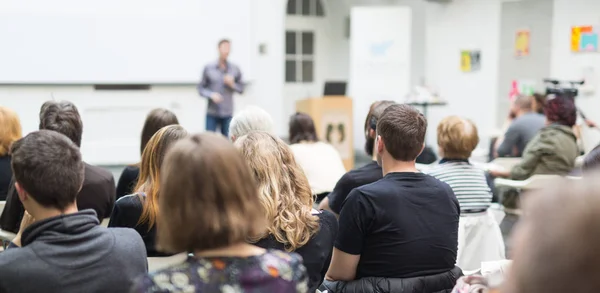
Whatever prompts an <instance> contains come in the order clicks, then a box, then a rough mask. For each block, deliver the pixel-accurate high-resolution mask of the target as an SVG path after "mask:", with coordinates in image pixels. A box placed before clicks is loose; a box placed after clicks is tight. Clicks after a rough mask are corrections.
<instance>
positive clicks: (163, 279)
mask: <svg viewBox="0 0 600 293" xmlns="http://www.w3.org/2000/svg"><path fill="white" fill-rule="evenodd" d="M307 291H308V276H307V274H306V269H305V268H304V266H303V265H302V257H301V256H299V255H298V254H295V253H291V254H289V253H285V252H282V251H277V250H268V251H267V252H266V253H264V254H262V255H257V256H252V257H210V258H195V257H188V259H187V260H186V261H185V262H184V263H182V264H180V265H176V266H173V267H170V268H168V269H164V270H160V271H157V272H154V273H151V274H150V275H147V276H145V277H143V278H142V279H140V280H138V281H137V282H136V284H135V285H134V287H133V289H132V291H131V292H136V293H137V292H156V293H166V292H182V293H183V292H185V293H188V292H189V293H194V292H211V293H212V292H223V293H238V292H239V293H242V292H243V293H258V292H270V293H306V292H307Z"/></svg>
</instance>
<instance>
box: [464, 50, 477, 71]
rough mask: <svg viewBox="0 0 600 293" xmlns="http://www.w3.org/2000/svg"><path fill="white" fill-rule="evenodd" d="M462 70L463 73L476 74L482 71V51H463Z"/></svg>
mask: <svg viewBox="0 0 600 293" xmlns="http://www.w3.org/2000/svg"><path fill="white" fill-rule="evenodd" d="M460 70H461V71H462V72H474V71H479V70H481V51H480V50H471V51H469V50H463V51H461V52H460Z"/></svg>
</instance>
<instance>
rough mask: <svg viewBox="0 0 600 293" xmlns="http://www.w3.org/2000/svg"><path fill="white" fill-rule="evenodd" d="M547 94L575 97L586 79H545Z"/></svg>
mask: <svg viewBox="0 0 600 293" xmlns="http://www.w3.org/2000/svg"><path fill="white" fill-rule="evenodd" d="M544 83H545V84H546V95H555V96H557V97H558V96H562V97H568V98H572V99H574V98H575V97H577V95H578V94H579V90H578V86H581V85H583V84H584V81H560V80H557V79H549V78H546V79H544Z"/></svg>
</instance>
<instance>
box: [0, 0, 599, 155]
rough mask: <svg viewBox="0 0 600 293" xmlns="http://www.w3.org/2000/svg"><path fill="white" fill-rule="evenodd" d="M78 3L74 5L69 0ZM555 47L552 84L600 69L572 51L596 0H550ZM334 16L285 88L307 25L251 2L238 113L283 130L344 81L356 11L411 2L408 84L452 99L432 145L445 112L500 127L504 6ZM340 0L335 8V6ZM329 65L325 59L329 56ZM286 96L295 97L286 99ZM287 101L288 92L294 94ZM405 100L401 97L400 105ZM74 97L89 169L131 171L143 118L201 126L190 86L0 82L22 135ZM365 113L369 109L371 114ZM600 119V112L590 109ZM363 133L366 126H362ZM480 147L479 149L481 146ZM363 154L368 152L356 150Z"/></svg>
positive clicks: (484, 129) (342, 4) (421, 7)
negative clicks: (310, 65) (472, 55)
mask: <svg viewBox="0 0 600 293" xmlns="http://www.w3.org/2000/svg"><path fill="white" fill-rule="evenodd" d="M73 1H75V0H73ZM524 1H526V0H524ZM554 1H555V14H554V20H553V39H554V40H553V49H552V58H551V73H552V75H553V76H555V77H560V78H569V79H574V78H578V77H579V75H580V71H581V68H582V67H583V66H593V67H595V69H596V72H597V73H598V71H599V70H600V54H586V55H574V54H572V53H571V52H570V51H569V49H568V44H569V43H568V40H569V39H568V38H569V30H570V27H571V26H572V25H577V24H600V15H598V13H597V12H598V11H600V2H598V1H597V0H554ZM326 2H327V4H326V9H327V10H328V16H327V20H325V21H324V25H325V26H326V28H325V31H324V32H323V36H324V37H321V38H320V39H319V40H322V42H324V44H326V46H324V47H321V48H319V53H318V54H320V55H319V56H317V58H329V59H328V60H329V62H326V63H324V64H323V63H321V65H319V66H318V69H317V71H316V73H315V75H316V77H317V79H316V81H315V83H314V84H312V85H310V86H309V87H308V90H306V89H305V88H300V89H298V88H296V89H294V88H291V87H289V85H286V83H285V82H284V73H285V72H284V59H285V55H284V45H285V44H284V42H285V34H284V32H285V29H286V27H288V28H289V27H290V26H294V25H296V26H307V24H306V23H302V22H301V21H296V22H295V23H294V21H292V22H290V21H289V20H290V19H288V21H286V15H285V7H286V6H285V5H286V1H285V0H277V1H273V0H253V3H254V5H253V7H252V10H251V11H250V12H249V13H251V15H252V20H253V25H254V26H255V27H256V30H255V32H253V34H254V35H253V36H252V38H253V45H254V47H255V48H258V46H259V44H264V45H266V48H267V52H266V54H255V55H254V58H253V60H252V62H253V64H254V65H255V66H254V67H255V70H254V74H253V75H254V78H253V80H252V83H251V85H250V87H249V89H248V92H247V93H246V94H245V95H244V96H242V97H238V98H237V108H238V109H241V108H243V107H244V106H245V105H249V104H255V105H258V106H261V107H263V108H265V109H267V111H269V112H270V113H271V114H272V115H273V117H274V120H275V121H276V127H277V133H278V134H280V135H285V133H286V132H287V121H288V117H289V116H288V115H289V114H290V113H291V112H292V111H293V103H294V102H295V100H296V99H299V98H304V97H307V96H314V95H318V94H320V91H321V90H322V85H323V82H324V81H325V80H327V79H344V78H347V70H348V64H347V59H348V56H349V53H348V52H349V48H348V46H349V42H348V40H347V39H345V36H344V30H345V21H344V19H345V18H346V17H347V16H348V15H349V11H350V7H351V6H353V5H406V6H410V7H412V8H413V16H421V17H415V18H416V19H415V18H414V19H415V20H414V22H413V37H412V39H413V44H412V47H413V49H412V51H413V56H412V58H413V60H414V62H413V68H412V70H411V72H412V75H413V76H412V77H411V83H412V84H420V83H421V82H422V81H424V82H425V83H426V84H429V85H432V86H434V87H437V88H438V89H439V91H440V92H441V93H442V95H443V96H444V97H445V98H446V99H447V100H448V101H449V105H448V106H447V107H444V108H436V109H432V110H431V111H430V127H429V133H428V139H429V143H430V144H433V145H435V128H436V125H437V123H438V122H439V121H440V120H441V119H442V118H443V117H444V116H446V115H449V114H457V113H458V114H460V115H463V116H466V117H469V118H471V119H473V120H474V121H475V122H476V123H477V124H478V126H479V131H480V135H481V136H482V141H486V140H487V137H488V136H489V134H490V133H491V132H492V131H493V130H494V129H496V128H498V127H499V126H500V125H498V121H499V119H497V117H498V116H497V115H505V113H498V111H497V101H498V100H497V99H498V87H499V85H498V84H497V83H498V82H497V80H498V49H499V44H498V39H499V33H500V26H501V24H500V13H501V4H502V2H504V1H503V0H485V1H482V0H453V1H452V2H450V3H448V4H435V3H430V2H427V3H426V2H424V1H422V0H390V1H384V0H379V1H368V0H345V1H333V0H326ZM333 2H336V3H335V5H334V4H332V3H333ZM464 49H480V50H481V51H482V57H483V60H482V69H481V71H479V72H477V73H472V74H465V73H462V72H460V64H459V62H460V59H459V56H460V55H459V54H460V50H464ZM325 60H327V59H325ZM290 93H292V94H291V95H290ZM288 95H290V96H289V97H288ZM403 95H404V94H403V93H399V98H398V100H401V98H402V96H403ZM52 97H54V98H55V99H66V100H72V101H73V102H75V103H76V104H77V105H78V107H79V108H80V110H81V112H82V115H83V117H84V120H85V121H84V122H85V126H84V142H83V146H82V150H83V153H84V158H85V159H86V160H87V161H88V162H90V163H93V164H126V163H134V162H136V161H137V160H138V159H139V148H138V145H139V135H140V133H139V132H140V129H141V125H142V123H143V119H144V116H145V114H146V113H147V111H149V110H150V109H152V108H154V107H166V108H169V109H172V110H173V111H175V112H176V113H177V115H178V116H179V118H180V120H181V122H182V124H183V125H184V126H185V127H186V128H188V129H189V130H190V131H200V130H202V129H203V128H204V113H205V112H204V111H205V108H206V104H205V100H203V99H200V98H199V97H198V96H197V94H196V91H195V86H193V85H160V86H153V87H152V90H151V91H147V92H111V91H108V92H98V91H94V90H93V87H92V86H91V85H78V86H71V85H56V86H50V85H19V86H14V85H11V86H6V85H4V86H3V85H0V105H8V106H10V107H13V108H15V109H16V110H17V111H18V112H19V114H20V115H21V119H22V122H23V126H24V130H25V131H26V132H27V131H32V130H35V129H36V128H37V125H38V117H37V115H38V110H39V106H40V105H41V103H42V102H43V101H45V100H48V99H51V98H52ZM579 103H580V104H581V105H582V106H584V107H585V108H591V109H597V108H598V106H600V99H598V94H595V95H593V96H591V97H586V98H584V99H580V101H579ZM365 112H366V109H365ZM588 112H589V113H588V115H589V116H591V117H592V118H594V119H595V120H596V121H599V122H600V112H597V111H588ZM359 127H360V126H359ZM483 146H484V143H482V147H483ZM355 148H356V149H358V150H362V146H360V145H357V146H355Z"/></svg>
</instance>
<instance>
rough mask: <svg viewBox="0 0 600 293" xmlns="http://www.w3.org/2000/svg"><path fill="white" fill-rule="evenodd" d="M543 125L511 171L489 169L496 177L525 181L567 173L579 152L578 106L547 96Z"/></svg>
mask: <svg viewBox="0 0 600 293" xmlns="http://www.w3.org/2000/svg"><path fill="white" fill-rule="evenodd" d="M544 113H545V114H546V127H544V128H543V129H542V130H540V132H539V133H538V134H537V135H536V136H535V137H534V138H533V139H532V140H531V142H529V143H528V144H527V146H526V147H525V150H524V151H523V160H522V161H521V162H520V163H519V164H518V165H516V166H514V167H513V168H512V169H511V170H510V171H497V170H496V171H492V172H490V173H491V174H492V175H493V176H495V177H508V178H511V179H513V180H525V179H527V178H529V177H531V176H532V175H538V174H555V175H567V174H568V173H569V172H571V171H572V170H573V168H574V167H575V159H576V158H577V156H578V155H579V148H578V146H577V137H576V136H575V133H574V132H573V126H574V125H575V123H576V121H577V108H576V107H575V103H574V101H573V99H570V98H567V97H560V96H554V95H549V96H548V99H547V101H546V104H545V106H544Z"/></svg>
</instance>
